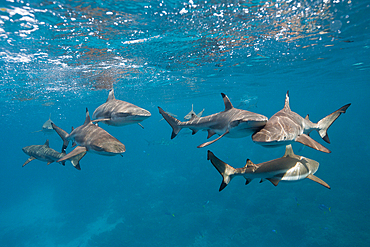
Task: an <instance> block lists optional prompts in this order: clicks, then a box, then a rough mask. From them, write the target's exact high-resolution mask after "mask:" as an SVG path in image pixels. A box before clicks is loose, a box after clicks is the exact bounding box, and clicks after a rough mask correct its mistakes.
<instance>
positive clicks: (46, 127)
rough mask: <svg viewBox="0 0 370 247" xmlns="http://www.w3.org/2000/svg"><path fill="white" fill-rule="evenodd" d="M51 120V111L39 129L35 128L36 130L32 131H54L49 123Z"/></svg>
mask: <svg viewBox="0 0 370 247" xmlns="http://www.w3.org/2000/svg"><path fill="white" fill-rule="evenodd" d="M52 122H53V121H51V113H50V115H49V119H48V120H46V122H45V123H44V124H43V125H42V128H41V130H36V131H34V132H32V133H36V132H44V133H50V132H54V130H53V126H51V123H52Z"/></svg>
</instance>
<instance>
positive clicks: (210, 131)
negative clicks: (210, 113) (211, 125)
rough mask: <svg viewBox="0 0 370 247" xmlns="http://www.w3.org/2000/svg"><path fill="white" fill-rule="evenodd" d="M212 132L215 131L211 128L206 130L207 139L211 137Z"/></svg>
mask: <svg viewBox="0 0 370 247" xmlns="http://www.w3.org/2000/svg"><path fill="white" fill-rule="evenodd" d="M214 134H216V132H214V131H213V130H211V129H209V130H208V136H207V139H209V138H210V137H212V136H213V135H214Z"/></svg>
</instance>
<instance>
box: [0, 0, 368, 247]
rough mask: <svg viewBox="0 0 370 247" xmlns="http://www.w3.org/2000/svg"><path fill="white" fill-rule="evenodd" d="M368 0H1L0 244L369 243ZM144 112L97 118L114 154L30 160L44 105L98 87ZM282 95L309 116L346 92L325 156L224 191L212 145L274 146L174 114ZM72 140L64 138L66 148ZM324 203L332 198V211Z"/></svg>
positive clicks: (262, 156)
mask: <svg viewBox="0 0 370 247" xmlns="http://www.w3.org/2000/svg"><path fill="white" fill-rule="evenodd" d="M369 21H370V1H362V0H345V1H343V0H334V1H333V0H326V1H321V0H320V1H313V0H312V1H269V2H266V1H210V0H207V1H196V0H194V1H191V0H190V1H187V0H184V1H177V0H172V1H150V2H148V1H140V0H138V1H117V0H115V1H110V0H109V1H61V0H57V1H53V2H52V1H40V0H38V1H37V0H36V1H27V0H23V1H17V0H8V1H4V0H3V1H1V2H0V44H1V45H0V64H1V68H2V69H1V71H0V75H1V76H0V102H1V108H0V114H1V122H0V124H1V128H2V130H1V148H0V152H1V168H0V169H1V170H0V190H1V193H0V245H1V246H58V247H59V246H151V247H152V246H337V247H338V246H367V245H368V242H369V240H370V231H369V230H370V223H369V222H370V211H369V203H370V199H369V180H368V175H369V173H370V165H369V160H370V152H369V151H370V149H369V143H368V141H367V139H368V138H369V136H370V133H369V128H368V122H369V121H370V117H369V114H368V107H369V105H370V100H369V95H370V87H369V85H370V84H369V83H370V28H369ZM112 86H114V89H115V95H116V98H117V99H121V100H125V101H128V102H130V103H133V104H136V105H138V106H140V107H142V108H145V109H147V110H149V111H150V112H151V113H152V116H151V117H150V118H148V119H147V120H145V121H143V122H142V125H143V126H144V129H142V128H141V127H140V126H138V125H128V126H124V127H112V126H107V125H104V124H100V126H101V127H102V128H104V129H105V130H107V131H108V132H109V133H110V134H112V135H113V136H115V137H116V138H117V139H119V140H120V141H121V142H122V143H124V144H125V145H126V149H127V150H126V152H125V153H124V154H123V157H121V156H114V157H107V156H101V155H96V154H92V153H88V154H87V155H86V156H85V157H84V158H83V159H82V160H81V168H82V170H81V171H78V170H76V169H75V168H74V167H73V166H72V165H71V164H70V163H69V162H67V163H66V166H65V167H64V166H62V165H60V164H58V163H52V164H50V165H49V166H47V165H46V163H45V162H41V161H38V160H35V161H32V162H31V163H29V164H28V165H27V166H25V167H22V164H23V163H24V162H25V161H26V160H27V159H28V156H27V155H26V154H24V153H23V152H22V148H23V147H25V146H28V145H41V144H43V143H44V142H45V141H46V139H49V140H50V147H51V148H54V149H55V150H57V151H60V148H61V145H62V142H61V139H60V138H59V136H57V135H56V134H55V133H50V134H44V133H43V132H36V133H32V132H34V131H37V130H40V129H41V127H42V125H43V123H44V122H45V121H46V120H47V119H48V118H49V115H50V114H51V119H52V120H53V121H54V123H56V124H57V125H58V126H60V127H62V128H63V129H65V130H67V131H69V130H70V129H71V127H72V126H74V127H78V126H80V125H81V124H83V122H84V119H85V108H86V107H87V108H88V109H89V110H90V112H93V111H94V109H95V108H96V107H98V106H99V105H100V104H102V103H104V102H105V101H106V98H107V96H108V90H109V89H110V88H111V87H112ZM287 90H289V92H290V107H291V109H292V110H293V111H295V112H297V113H298V114H300V115H301V116H303V117H304V116H305V115H306V114H310V119H311V120H312V121H313V122H317V121H318V120H320V119H321V118H322V117H324V116H326V115H328V114H330V113H331V112H333V111H335V110H337V109H338V108H339V107H341V106H343V105H345V104H347V103H352V105H351V106H350V108H349V109H348V110H347V113H345V114H343V115H341V116H340V117H339V118H338V119H337V120H336V122H335V123H334V124H333V125H332V126H331V128H330V129H329V132H328V133H329V137H330V140H331V144H326V143H324V142H323V141H322V140H321V138H320V136H319V135H318V134H317V133H312V134H311V136H312V138H314V139H315V140H317V141H319V142H320V143H322V144H323V145H325V146H326V147H328V148H329V149H330V150H331V151H332V153H330V154H326V153H322V152H319V151H316V150H313V149H311V148H308V147H305V148H303V150H302V149H301V148H302V146H301V145H300V144H294V145H293V149H294V151H295V153H297V154H300V155H303V156H305V157H309V158H311V159H314V160H316V161H318V162H319V163H320V167H319V170H318V171H317V173H316V174H315V175H317V176H318V177H320V178H321V179H323V180H324V181H325V182H327V183H328V184H329V185H330V186H331V190H328V189H326V188H325V187H323V186H321V185H319V184H317V183H314V182H313V181H311V180H308V179H305V180H302V181H299V182H294V183H288V182H286V183H280V184H279V185H278V186H277V187H274V186H273V185H272V184H271V183H269V182H264V183H258V182H259V181H257V180H253V181H252V182H251V183H250V184H249V185H247V186H245V185H244V182H245V181H244V179H242V178H239V177H238V178H235V179H233V180H232V181H231V183H230V184H229V185H228V186H227V187H226V188H225V189H224V190H223V191H222V192H218V188H219V186H220V183H221V176H220V174H219V173H218V172H217V171H216V169H214V167H213V166H212V165H211V163H210V162H209V161H208V160H207V159H206V154H207V150H211V151H212V152H214V153H215V155H216V156H218V157H219V158H220V159H222V160H224V161H225V162H227V163H229V164H230V165H232V166H234V167H242V166H244V164H245V160H246V159H247V158H249V159H251V160H252V161H253V162H254V163H260V162H264V161H267V160H271V159H275V158H278V157H281V156H282V155H283V154H284V147H278V148H269V149H267V148H264V147H261V146H259V145H257V144H255V143H253V142H252V140H251V138H250V137H246V138H241V139H231V138H222V139H220V140H219V141H217V142H216V143H214V144H212V145H210V146H208V147H206V148H203V149H199V148H197V146H198V145H199V144H201V143H203V142H205V141H206V140H207V139H206V137H207V134H206V133H205V132H201V131H200V132H198V133H197V134H196V135H193V136H192V135H191V133H190V132H189V131H188V132H187V131H186V130H182V131H181V132H180V134H179V135H178V136H177V137H176V138H174V139H173V140H171V139H170V136H171V131H172V130H171V127H170V126H169V125H168V124H167V123H166V122H165V121H164V120H163V121H161V115H160V114H159V113H158V108H157V106H160V107H162V108H163V109H164V110H166V111H169V112H171V113H173V114H176V115H177V116H178V118H179V119H182V117H183V116H185V115H186V114H187V113H188V112H189V111H190V110H191V105H192V104H193V105H194V110H195V112H197V113H198V112H200V111H201V110H202V109H205V111H204V115H210V114H213V113H216V112H220V111H222V110H223V109H224V105H223V101H222V98H221V95H220V93H225V94H226V95H228V96H229V98H230V100H231V102H232V103H233V104H234V106H240V108H243V109H248V110H250V111H253V112H256V113H260V114H263V115H265V116H267V117H271V116H272V115H273V114H274V113H276V112H277V111H279V110H280V109H282V107H283V105H284V99H285V93H286V91H287ZM71 150H72V148H71V147H70V146H69V147H68V149H67V152H70V151H71ZM329 209H330V210H329Z"/></svg>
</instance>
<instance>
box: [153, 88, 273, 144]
mask: <svg viewBox="0 0 370 247" xmlns="http://www.w3.org/2000/svg"><path fill="white" fill-rule="evenodd" d="M221 95H222V98H223V100H224V104H225V110H224V111H222V112H219V113H215V114H212V115H209V116H206V117H197V116H196V115H193V118H192V119H190V120H189V121H186V122H181V121H180V120H178V119H176V118H174V117H172V116H170V115H169V114H168V113H167V112H165V111H164V110H163V109H162V108H160V107H158V109H159V113H160V114H161V115H162V116H163V118H164V119H165V120H166V121H167V122H168V123H169V124H170V126H171V127H172V135H171V139H173V138H175V136H176V135H177V134H178V133H179V131H180V130H181V129H182V128H189V129H191V130H192V131H193V135H194V134H195V133H197V132H198V131H199V130H207V131H208V137H207V138H210V137H211V136H213V135H214V134H218V135H220V136H219V137H218V138H216V139H215V140H212V141H209V142H206V143H203V144H201V145H199V146H198V148H202V147H205V146H208V145H210V144H212V143H214V142H215V141H217V140H219V139H220V138H222V137H223V136H227V137H231V138H241V137H245V136H248V135H251V134H253V133H254V132H256V131H258V130H260V129H261V128H262V127H263V126H265V124H266V122H267V117H265V116H263V115H260V114H257V113H253V112H250V111H247V110H241V109H237V108H234V107H233V105H232V104H231V102H230V100H229V98H228V97H227V96H226V95H225V94H223V93H221Z"/></svg>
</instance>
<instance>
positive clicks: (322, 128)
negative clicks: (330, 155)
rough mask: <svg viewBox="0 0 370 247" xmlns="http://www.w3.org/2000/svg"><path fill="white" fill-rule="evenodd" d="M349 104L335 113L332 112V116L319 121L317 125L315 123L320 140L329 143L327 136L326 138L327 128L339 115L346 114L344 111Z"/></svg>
mask: <svg viewBox="0 0 370 247" xmlns="http://www.w3.org/2000/svg"><path fill="white" fill-rule="evenodd" d="M350 105H351V104H347V105H345V106H342V107H341V108H339V109H338V110H336V111H335V112H333V113H332V114H330V115H328V116H326V117H324V118H323V119H321V120H320V121H319V122H318V123H317V127H318V132H319V134H320V136H321V138H322V139H323V140H324V141H326V142H327V143H330V140H329V136H328V133H327V131H328V129H329V127H330V126H331V125H332V124H333V123H334V121H335V120H336V119H337V118H338V117H339V116H340V114H342V113H346V110H347V108H348V107H349V106H350Z"/></svg>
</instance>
